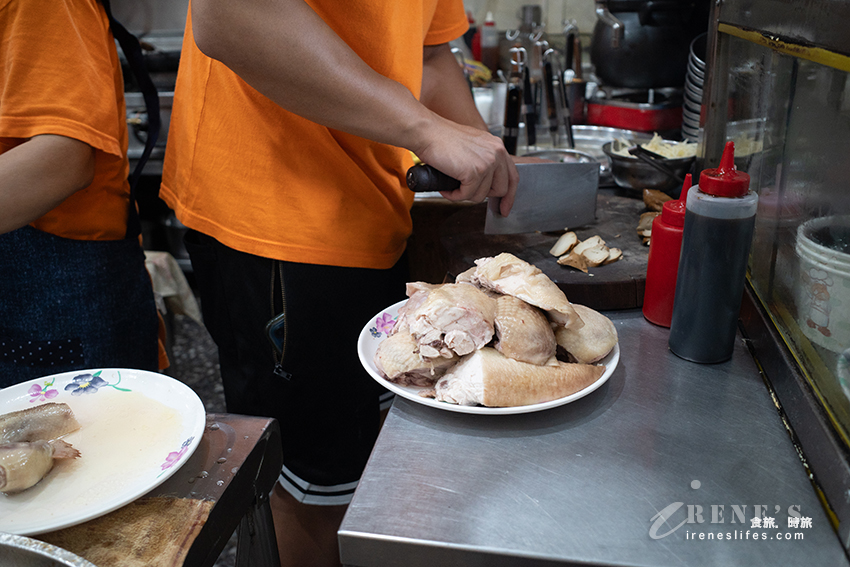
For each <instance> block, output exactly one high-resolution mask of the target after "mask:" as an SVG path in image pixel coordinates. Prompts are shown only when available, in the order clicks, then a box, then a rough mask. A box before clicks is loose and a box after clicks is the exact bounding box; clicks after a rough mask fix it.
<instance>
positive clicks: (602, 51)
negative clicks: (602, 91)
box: [590, 0, 708, 89]
mask: <svg viewBox="0 0 850 567" xmlns="http://www.w3.org/2000/svg"><path fill="white" fill-rule="evenodd" d="M703 4H704V6H703ZM596 14H597V17H598V19H597V22H596V25H595V27H594V29H593V36H592V39H591V44H590V60H591V63H593V65H594V68H595V72H596V76H597V77H598V78H599V80H600V81H601V82H602V83H603V84H605V85H610V86H614V87H629V88H638V89H648V88H660V87H681V86H682V84H683V83H684V81H685V73H686V71H687V65H688V56H689V48H690V43H691V41H692V40H693V39H694V37H696V36H697V35H699V34H700V33H702V32H704V31H705V29H706V28H707V26H708V2H706V1H705V0H700V1H697V0H693V1H681V2H680V1H677V0H596Z"/></svg>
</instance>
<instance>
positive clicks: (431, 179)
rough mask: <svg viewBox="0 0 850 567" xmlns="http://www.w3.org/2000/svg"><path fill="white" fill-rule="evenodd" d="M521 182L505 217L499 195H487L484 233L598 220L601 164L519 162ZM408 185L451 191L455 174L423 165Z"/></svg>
mask: <svg viewBox="0 0 850 567" xmlns="http://www.w3.org/2000/svg"><path fill="white" fill-rule="evenodd" d="M516 168H517V171H518V172H519V185H518V186H517V192H516V199H515V200H514V204H513V207H512V208H511V212H510V214H509V215H508V216H507V217H503V216H502V215H500V214H499V200H498V199H489V202H488V206H487V217H486V221H485V224H484V233H485V234H519V233H523V232H550V231H558V230H564V229H565V228H574V227H579V226H584V225H586V224H589V223H592V222H594V221H595V220H596V193H597V189H598V187H599V164H598V163H597V162H591V163H576V162H565V163H556V162H551V163H518V164H516ZM407 186H408V187H409V188H410V189H411V190H412V191H416V192H424V191H452V190H454V189H457V188H458V187H460V182H459V181H458V180H457V179H454V178H452V177H449V176H448V175H445V174H444V173H442V172H440V171H438V170H436V169H434V168H433V167H431V166H429V165H425V164H418V165H414V166H413V167H411V168H410V169H409V170H408V171H407Z"/></svg>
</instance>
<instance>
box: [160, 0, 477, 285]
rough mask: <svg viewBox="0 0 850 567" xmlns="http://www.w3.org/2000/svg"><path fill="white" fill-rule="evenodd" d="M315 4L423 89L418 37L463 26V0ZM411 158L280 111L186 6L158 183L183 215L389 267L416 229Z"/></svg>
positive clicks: (343, 262)
mask: <svg viewBox="0 0 850 567" xmlns="http://www.w3.org/2000/svg"><path fill="white" fill-rule="evenodd" d="M308 4H310V6H311V7H312V8H313V9H314V10H315V11H316V12H317V13H318V14H319V15H320V16H321V17H322V18H323V19H324V21H325V22H326V23H327V24H328V25H329V26H330V27H331V28H332V29H333V30H334V31H335V32H336V33H337V34H338V35H339V36H340V37H341V38H342V39H343V40H344V41H345V42H346V43H347V44H348V45H349V46H350V47H351V48H352V49H353V50H354V51H355V52H356V53H357V54H358V55H359V56H360V57H361V58H362V59H363V60H364V61H366V63H368V64H369V65H370V66H371V67H372V68H373V69H375V70H377V71H378V72H379V73H381V74H382V75H385V76H387V77H389V78H391V79H393V80H395V81H398V82H399V83H401V84H403V85H405V86H406V87H407V88H408V89H409V90H410V91H411V92H412V93H413V94H414V95H415V96H417V97H418V96H419V92H420V88H421V83H422V48H423V45H436V44H440V43H446V42H448V41H450V40H452V39H455V38H457V37H459V36H460V35H462V34H463V33H464V32H465V31H466V29H467V26H468V23H467V19H466V16H465V12H464V9H463V3H462V1H461V0H410V1H405V2H398V1H397V0H358V1H357V2H338V1H336V0H308ZM317 48H318V47H317ZM340 88H345V85H340ZM411 165H412V158H411V156H410V153H409V152H408V151H407V150H404V149H402V148H398V147H394V146H389V145H385V144H378V143H375V142H372V141H369V140H365V139H363V138H360V137H357V136H353V135H350V134H346V133H343V132H340V131H338V130H333V129H329V128H326V127H324V126H320V125H318V124H316V123H314V122H311V121H308V120H306V119H304V118H301V117H300V116H297V115H295V114H293V113H290V112H288V111H286V110H283V109H282V108H281V107H280V106H278V105H276V104H275V103H273V102H272V101H271V100H269V99H268V98H266V97H265V96H263V95H261V94H259V93H258V92H257V91H256V90H254V89H253V88H252V87H250V86H249V85H248V84H246V83H245V82H244V81H242V80H241V79H240V78H239V77H238V76H237V75H236V74H235V73H233V72H232V71H231V70H230V69H228V68H227V67H225V66H224V65H223V64H222V63H220V62H218V61H215V60H212V59H210V58H208V57H206V56H205V55H203V54H202V53H201V52H200V51H199V50H198V48H197V46H196V45H195V42H194V39H193V37H192V25H191V7H190V17H189V18H188V19H187V24H186V30H185V35H184V40H183V50H182V52H181V59H180V68H179V71H178V77H177V85H176V87H175V95H174V106H173V109H172V114H171V123H170V129H169V134H168V146H167V148H166V155H165V163H164V166H163V183H162V187H161V190H160V195H161V196H162V198H163V199H164V200H165V201H166V203H168V204H169V206H171V207H172V208H173V209H174V210H175V212H176V214H177V217H178V218H179V219H180V220H181V221H182V222H183V223H184V224H185V225H186V226H188V227H190V228H193V229H196V230H198V231H200V232H203V233H205V234H208V235H210V236H212V237H214V238H216V239H217V240H219V241H220V242H222V243H223V244H225V245H227V246H229V247H231V248H235V249H237V250H241V251H243V252H247V253H250V254H255V255H259V256H264V257H267V258H274V259H279V260H287V261H292V262H301V263H309V264H324V265H334V266H345V267H365V268H389V267H391V266H392V265H393V264H394V263H395V262H396V260H398V258H399V257H400V256H401V254H402V252H403V251H404V247H405V241H406V239H407V237H408V236H409V235H410V231H411V220H410V206H411V205H412V203H413V193H412V192H411V191H410V190H409V189H408V188H407V185H406V182H405V175H406V172H407V169H408V168H409V167H410V166H411Z"/></svg>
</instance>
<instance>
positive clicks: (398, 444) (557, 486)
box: [339, 310, 848, 567]
mask: <svg viewBox="0 0 850 567" xmlns="http://www.w3.org/2000/svg"><path fill="white" fill-rule="evenodd" d="M606 315H608V316H609V317H610V318H611V319H612V320H613V321H614V323H615V325H616V327H617V331H618V334H619V338H620V349H621V356H620V363H619V365H618V367H617V369H616V370H615V372H614V373H613V375H612V376H611V378H610V379H609V381H608V382H607V383H606V384H604V385H603V386H602V387H601V388H599V389H598V390H597V391H595V392H593V393H591V394H590V395H588V396H586V397H584V398H581V399H579V400H577V401H575V402H573V403H571V404H568V405H565V406H561V407H558V408H554V409H550V410H546V411H543V412H539V413H534V414H519V415H503V416H483V415H468V414H458V413H454V412H443V411H440V410H437V409H434V408H430V407H425V406H422V405H420V404H416V403H414V402H411V401H408V400H403V399H396V401H395V402H394V405H393V408H392V409H391V411H390V413H389V415H388V417H387V420H386V422H385V424H384V427H383V430H382V432H381V435H380V437H379V439H378V442H377V444H376V446H375V449H374V451H373V453H372V456H371V459H370V461H369V464H368V465H367V468H366V471H365V473H364V475H363V477H362V479H361V481H360V485H359V487H358V489H357V492H356V493H355V496H354V500H353V502H352V503H351V505H350V506H349V509H348V512H347V514H346V516H345V519H344V520H343V523H342V526H341V527H340V530H339V542H340V550H341V557H342V560H343V563H344V564H346V565H356V566H378V565H380V566H382V567H392V566H396V565H397V566H402V565H403V566H405V567H417V566H420V565H421V566H426V565H428V566H430V565H449V564H450V565H454V566H465V565H476V566H477V565H485V564H486V565H496V566H499V565H506V566H507V565H511V566H516V565H541V566H542V565H579V564H580V565H620V566H624V565H634V566H657V565H700V566H703V565H723V566H730V565H750V564H769V563H773V564H777V565H791V564H797V563H799V564H817V565H848V561H847V557H846V556H845V554H844V551H843V548H842V547H841V545H840V543H839V540H838V538H837V536H836V535H835V533H834V531H833V529H832V527H831V526H830V524H829V520H828V518H827V516H826V514H825V512H824V510H823V509H822V507H821V504H820V503H819V501H818V499H817V497H816V495H815V492H814V490H813V488H812V486H811V484H810V481H809V479H808V477H807V474H806V471H805V469H804V467H803V465H802V464H801V462H800V459H799V457H798V455H797V452H796V450H795V448H794V446H793V444H792V442H791V440H790V437H789V435H788V433H787V432H786V430H785V428H784V426H783V424H782V421H781V418H780V416H779V413H778V412H777V408H776V406H775V405H774V403H773V401H772V399H771V396H770V393H769V391H768V389H767V388H766V387H765V384H764V383H763V381H762V378H761V376H760V374H759V371H758V368H757V366H756V364H755V362H754V361H753V359H752V357H751V355H750V353H749V351H748V349H747V348H746V345H745V344H744V343H743V340H739V341H738V344H737V345H736V348H735V352H734V355H733V358H732V359H731V360H730V361H728V362H725V363H722V364H715V365H697V364H693V363H690V362H687V361H684V360H682V359H679V358H678V357H676V356H675V355H673V354H672V353H671V352H670V351H669V350H668V348H667V337H668V334H669V330H668V329H664V328H661V327H657V326H654V325H652V324H650V323H648V322H646V321H645V320H644V318H643V316H642V314H641V313H640V311H638V310H629V311H619V312H606ZM739 339H740V336H739ZM756 506H760V507H761V508H759V512H760V515H764V516H765V517H773V518H774V522H775V525H776V527H775V528H765V529H761V528H753V527H752V524H753V521H752V518H753V517H754V516H755V515H756V513H755V511H756ZM789 509H791V510H794V512H792V513H791V516H793V515H794V514H799V515H800V516H802V517H805V518H810V520H811V527H809V528H795V529H792V528H790V527H788V518H789ZM659 513H661V514H662V516H658V514H659ZM659 518H660V519H659ZM665 519H667V521H666V522H665V521H664V520H665ZM700 520H702V521H701V522H700ZM785 533H791V534H792V536H793V537H792V539H791V540H785V539H780V540H777V539H775V537H776V536H777V534H779V537H784V535H783V534H785ZM700 534H702V535H703V539H700ZM718 534H722V537H723V540H719V539H718V537H719V536H718ZM755 534H759V538H761V537H762V536H761V534H765V537H766V538H768V539H764V540H762V539H758V540H755V539H754V536H755ZM793 534H802V538H803V539H799V537H798V536H795V535H793ZM710 537H711V538H712V539H709V538H710ZM727 538H728V539H727ZM794 538H797V539H794Z"/></svg>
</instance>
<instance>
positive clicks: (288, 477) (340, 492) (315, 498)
mask: <svg viewBox="0 0 850 567" xmlns="http://www.w3.org/2000/svg"><path fill="white" fill-rule="evenodd" d="M277 481H278V482H279V483H280V485H281V486H282V487H283V488H285V489H286V491H287V492H289V493H290V494H291V495H292V497H293V498H295V499H296V500H298V501H299V502H302V503H304V504H313V505H317V506H337V505H342V504H348V503H349V502H351V498H352V497H353V496H354V489H355V488H357V482H358V481H354V482H347V483H344V484H337V485H334V486H321V485H317V484H310V483H309V482H307V481H305V480H304V479H302V478H299V477H298V476H297V475H296V474H295V473H293V472H292V471H291V470H289V469H288V468H286V467H285V466H281V468H280V476H279V477H278V480H277Z"/></svg>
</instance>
